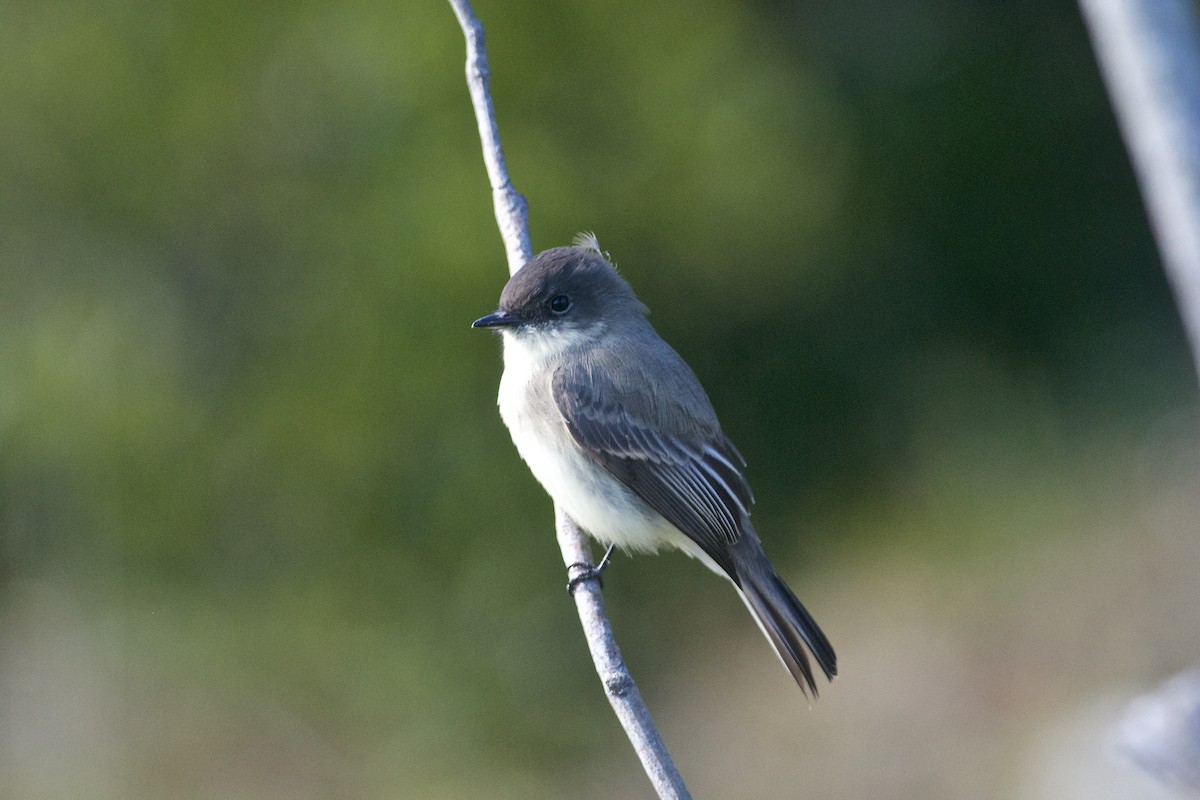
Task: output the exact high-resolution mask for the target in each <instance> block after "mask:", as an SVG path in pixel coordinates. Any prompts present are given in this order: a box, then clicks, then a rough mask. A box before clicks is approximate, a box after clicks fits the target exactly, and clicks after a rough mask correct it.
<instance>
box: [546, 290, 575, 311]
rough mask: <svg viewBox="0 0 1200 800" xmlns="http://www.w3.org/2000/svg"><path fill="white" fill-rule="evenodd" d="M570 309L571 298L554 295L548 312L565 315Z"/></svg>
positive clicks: (563, 295)
mask: <svg viewBox="0 0 1200 800" xmlns="http://www.w3.org/2000/svg"><path fill="white" fill-rule="evenodd" d="M570 308H571V298H569V297H567V296H566V295H565V294H556V295H555V296H554V297H553V298H551V300H550V310H551V311H552V312H554V313H555V314H565V313H567V311H568V310H570Z"/></svg>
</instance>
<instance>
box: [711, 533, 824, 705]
mask: <svg viewBox="0 0 1200 800" xmlns="http://www.w3.org/2000/svg"><path fill="white" fill-rule="evenodd" d="M730 555H732V556H733V558H732V560H733V565H734V569H735V571H736V573H737V574H736V575H735V576H733V577H734V580H735V582H736V583H737V585H738V588H739V589H741V593H742V599H743V600H744V601H745V603H746V607H747V608H749V609H750V613H751V614H753V615H754V621H755V622H757V623H758V627H759V628H761V629H762V632H763V633H764V634H766V637H767V639H768V640H769V641H770V642H771V646H772V647H773V648H775V652H776V654H777V655H778V656H779V659H780V660H781V661H782V662H783V665H784V666H785V667H787V668H788V672H790V673H792V677H793V678H795V679H796V683H798V684H799V685H800V689H801V690H802V691H804V693H805V694H809V693H811V695H812V696H813V697H816V696H817V683H816V680H815V679H814V678H813V671H812V667H811V666H810V665H809V661H808V655H807V654H806V653H805V652H804V649H805V647H807V648H808V649H809V650H810V651H811V652H812V654H813V657H814V658H816V660H817V664H818V665H819V666H820V667H821V671H822V672H824V673H825V677H826V678H829V679H830V680H833V676H834V675H836V674H837V655H836V654H835V653H834V652H833V647H832V646H831V645H830V644H829V640H828V639H826V638H825V634H824V633H822V632H821V629H820V628H819V627H817V623H816V621H815V620H814V619H813V618H812V615H810V614H809V613H808V611H807V610H805V608H804V606H802V605H801V604H800V601H799V600H797V599H796V595H794V594H792V590H791V589H789V588H788V585H787V584H786V583H784V582H783V579H782V578H780V577H779V574H778V573H777V572H775V568H774V567H773V566H771V562H770V561H768V560H767V556H766V554H764V553H763V551H762V546H761V545H760V544H759V543H758V541H757V537H756V536H754V534H753V533H751V534H749V535H746V536H743V537H742V539H741V540H740V541H738V542H737V543H736V544H734V545H733V546H732V547H731V548H730Z"/></svg>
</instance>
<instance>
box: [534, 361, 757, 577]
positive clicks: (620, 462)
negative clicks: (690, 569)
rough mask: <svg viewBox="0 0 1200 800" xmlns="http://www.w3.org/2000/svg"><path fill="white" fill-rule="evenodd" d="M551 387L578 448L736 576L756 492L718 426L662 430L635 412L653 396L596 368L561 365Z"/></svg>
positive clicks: (739, 455) (650, 404) (651, 405)
mask: <svg viewBox="0 0 1200 800" xmlns="http://www.w3.org/2000/svg"><path fill="white" fill-rule="evenodd" d="M633 391H642V392H647V391H649V390H647V389H641V390H633ZM552 392H553V396H554V402H555V405H556V406H557V408H558V410H559V413H561V414H562V417H563V420H564V421H565V423H566V425H567V429H568V430H569V431H570V433H571V435H572V437H574V439H575V441H576V442H577V443H578V444H579V445H580V447H582V448H583V449H584V451H585V452H586V453H587V454H588V455H589V456H590V457H591V458H592V459H593V460H595V461H596V462H597V463H598V464H600V465H601V466H603V467H604V468H605V469H607V470H608V471H609V472H610V473H611V474H612V475H613V476H614V477H615V478H617V480H619V481H621V483H623V484H624V485H625V486H627V487H628V488H629V489H630V490H632V491H633V492H634V493H635V494H636V495H638V497H640V498H641V499H642V500H644V501H645V502H646V503H647V504H648V505H649V506H650V507H651V508H653V509H654V510H655V511H657V512H658V513H659V514H661V515H662V516H663V517H665V518H666V519H667V521H669V522H670V523H671V524H672V525H674V526H675V527H676V528H678V529H679V530H680V531H682V532H683V533H684V534H686V535H687V536H688V537H689V538H691V539H692V540H693V541H694V542H696V544H698V545H699V546H700V547H701V548H702V549H703V550H704V552H706V553H707V554H708V555H709V556H710V557H711V558H712V559H713V560H714V561H716V562H717V564H719V565H720V566H721V567H722V568H723V569H724V570H725V571H726V572H728V573H729V574H730V575H731V576H735V571H734V568H733V563H732V561H731V558H730V555H729V546H730V545H732V544H734V543H735V542H737V541H738V540H739V539H740V538H741V537H742V535H743V527H744V526H745V525H747V524H748V519H749V515H750V506H751V505H752V504H753V503H754V495H753V494H752V493H751V491H750V487H749V485H748V484H747V483H746V479H745V478H744V477H743V476H742V473H741V470H740V469H739V468H738V466H737V464H738V463H741V464H744V463H745V462H744V461H743V460H742V457H741V454H740V453H738V451H737V448H735V447H734V446H733V444H732V443H731V442H730V441H729V440H728V439H726V438H725V436H724V435H723V434H722V433H721V432H720V430H719V429H715V428H714V430H713V431H712V432H711V433H708V432H703V431H697V432H696V434H695V435H694V436H691V437H688V436H684V435H681V434H680V433H678V432H672V431H670V430H663V427H664V426H663V425H655V424H652V423H651V422H649V421H647V420H645V419H642V418H640V415H639V414H638V413H637V410H638V409H641V410H643V413H645V412H644V410H645V409H648V408H652V407H653V403H652V402H651V399H650V398H648V397H645V396H631V395H630V389H628V388H626V389H625V391H624V392H622V391H618V389H617V387H615V386H614V385H613V384H612V382H611V381H610V380H608V379H607V378H606V377H605V376H604V375H603V373H601V372H600V371H597V370H593V369H587V368H583V367H579V366H575V367H562V368H560V369H559V370H557V371H556V372H555V374H554V377H553V380H552ZM660 402H661V400H660Z"/></svg>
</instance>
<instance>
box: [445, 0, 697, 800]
mask: <svg viewBox="0 0 1200 800" xmlns="http://www.w3.org/2000/svg"><path fill="white" fill-rule="evenodd" d="M449 2H450V5H451V7H452V8H453V9H454V14H455V16H457V17H458V22H459V25H461V26H462V29H463V35H464V36H465V37H466V40H467V87H468V88H469V89H470V92H471V103H472V105H473V106H474V107H475V117H476V119H477V120H478V122H479V138H480V141H481V142H482V144H483V160H484V163H485V164H486V165H487V171H488V178H489V180H490V181H491V184H492V201H493V204H494V205H495V208H496V224H497V225H498V226H499V227H500V235H501V237H502V238H503V239H504V247H505V251H506V252H507V254H508V269H509V273H510V274H512V273H515V272H516V271H517V270H518V269H520V268H521V266H522V265H523V264H524V263H525V262H526V261H528V260H529V259H530V258H531V257H532V255H533V249H532V247H531V246H530V242H529V222H528V209H527V205H526V203H525V198H524V197H522V196H521V195H520V194H518V193H517V190H516V189H515V188H513V184H512V181H511V180H510V179H509V177H508V167H507V166H506V165H505V163H504V153H503V151H502V150H501V149H500V133H499V130H498V129H497V127H496V114H495V110H494V109H493V107H492V97H491V90H490V88H489V80H488V77H489V71H488V62H487V52H486V50H485V49H484V40H483V23H481V22H480V21H479V18H478V17H477V16H475V12H474V10H472V8H471V4H470V3H469V2H468V1H467V0H449ZM554 517H555V531H556V533H557V538H558V544H559V547H560V548H562V555H563V562H564V563H565V564H567V565H568V573H570V571H571V570H570V566H571V565H573V564H590V563H592V553H591V548H590V547H589V546H588V543H587V537H586V536H585V535H584V533H583V531H581V530H580V529H579V526H578V525H576V524H575V523H574V522H573V521H572V520H571V519H570V518H569V517H568V516H567V515H566V514H565V513H563V511H562V510H561V509H560V508H558V507H557V506H556V507H555V509H554ZM568 577H574V576H571V575H568ZM574 596H575V606H576V608H577V610H578V611H579V621H580V623H581V624H582V625H583V633H584V636H585V637H586V639H587V644H588V649H589V650H590V651H591V653H592V661H593V662H594V663H595V665H596V672H597V674H599V676H600V680H601V682H602V683H603V685H604V692H605V694H606V695H607V697H608V702H609V703H610V704H611V705H612V707H613V711H614V712H615V713H616V715H617V719H618V720H620V722H621V726H622V727H623V728H624V729H625V735H626V736H628V737H629V741H630V743H631V744H632V745H633V749H634V750H635V751H636V752H637V755H638V758H639V759H641V762H642V766H643V767H644V768H645V770H646V775H647V776H648V777H649V778H650V782H651V783H652V784H653V785H654V788H655V790H656V791H657V792H658V795H659V797H662V798H670V799H671V800H690V797H691V795H690V794H688V790H687V787H686V786H684V783H683V778H682V777H680V775H679V771H678V770H677V769H676V768H675V764H674V762H673V761H672V760H671V756H670V754H669V753H668V752H667V748H666V745H664V744H663V741H662V737H661V736H660V735H659V733H658V729H657V728H655V726H654V722H653V720H651V719H650V712H649V710H647V708H646V704H645V703H644V702H643V701H642V695H641V693H640V692H639V691H638V688H637V684H635V683H634V681H633V678H632V677H631V676H630V674H629V669H628V668H627V667H626V666H625V661H624V660H623V659H622V658H621V650H620V648H618V647H617V640H616V638H615V637H614V636H613V631H612V624H611V623H610V622H609V619H608V615H607V614H606V613H605V611H604V597H603V596H602V595H601V593H600V581H599V579H598V578H595V577H593V578H589V579H585V580H581V581H580V582H579V583H578V585H577V586H576V589H575V592H574Z"/></svg>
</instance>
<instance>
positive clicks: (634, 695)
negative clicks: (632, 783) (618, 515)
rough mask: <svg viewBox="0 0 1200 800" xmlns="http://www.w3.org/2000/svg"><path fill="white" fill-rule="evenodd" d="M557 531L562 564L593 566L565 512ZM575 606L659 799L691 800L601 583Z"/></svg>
mask: <svg viewBox="0 0 1200 800" xmlns="http://www.w3.org/2000/svg"><path fill="white" fill-rule="evenodd" d="M554 522H555V528H556V530H557V532H558V545H559V547H561V548H562V555H563V563H565V564H566V565H567V566H568V568H569V567H570V566H571V565H572V564H590V563H591V560H592V556H591V552H590V548H589V547H588V545H587V540H586V539H585V538H584V536H583V533H582V531H580V530H579V526H577V525H576V524H575V523H574V522H573V521H572V520H571V518H570V517H568V516H567V515H566V514H565V513H563V511H562V509H560V508H558V507H555V509H554ZM574 594H575V606H576V608H577V609H578V611H579V621H580V623H582V625H583V633H584V636H586V637H587V643H588V649H589V650H591V651H592V661H593V662H594V663H595V665H596V673H597V674H598V675H599V676H600V681H601V682H602V683H603V684H604V693H605V694H606V695H607V696H608V702H609V703H610V704H611V705H612V707H613V711H614V712H615V713H616V715H617V719H619V720H620V721H621V726H622V727H623V728H625V735H626V736H628V737H629V741H630V742H631V743H632V744H633V749H634V750H636V751H637V753H638V756H639V757H640V758H641V759H642V766H643V767H645V768H646V775H647V776H648V777H649V778H650V782H651V783H653V784H654V788H655V790H656V791H657V792H658V796H659V797H663V798H677V799H678V798H690V797H691V795H690V794H688V790H687V787H686V786H684V784H683V778H682V777H681V776H680V775H679V770H677V769H676V768H675V764H674V762H672V761H671V754H670V753H668V752H667V746H666V745H665V744H663V740H662V737H661V736H659V734H658V729H657V728H655V727H654V721H653V720H652V719H650V712H649V710H647V708H646V704H645V703H644V702H643V701H642V693H641V692H639V691H638V688H637V684H636V683H634V682H633V677H632V676H631V675H630V674H629V668H628V667H626V666H625V661H624V659H623V658H621V649H620V648H619V647H617V640H616V639H615V638H614V637H613V631H612V625H611V623H609V621H608V615H607V614H606V613H605V611H604V596H603V595H602V594H601V593H600V582H599V581H598V580H597V579H595V578H592V579H590V580H585V581H581V582H580V583H579V584H578V586H577V587H576V588H575V592H574Z"/></svg>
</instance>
